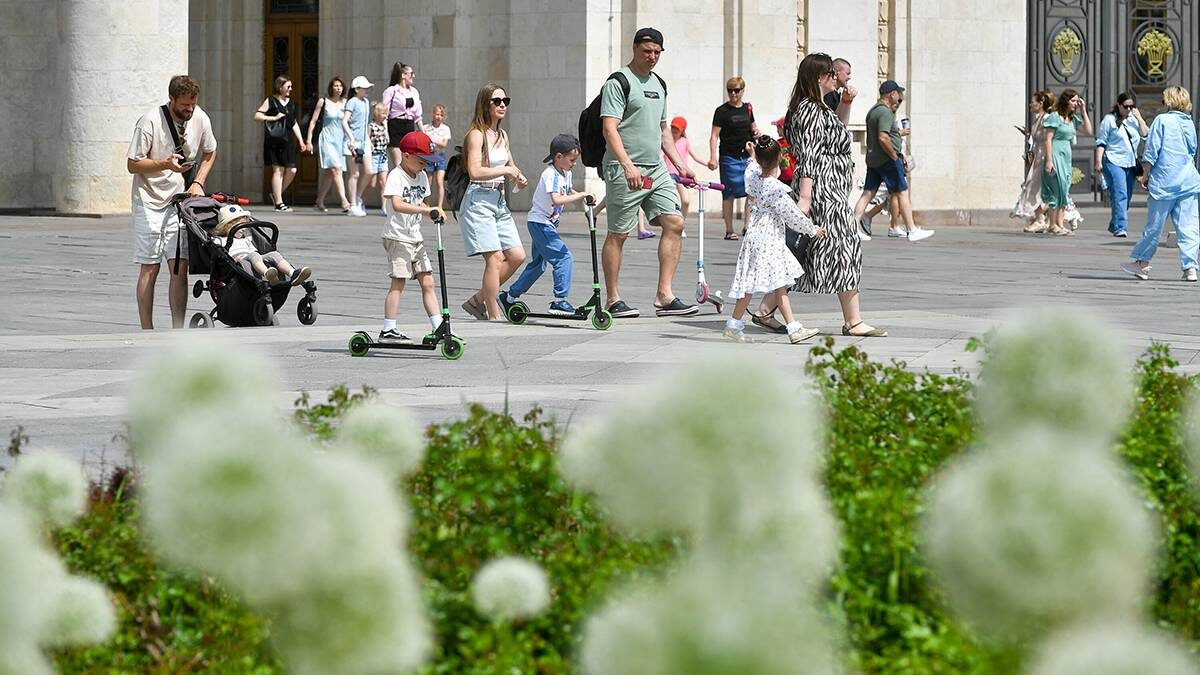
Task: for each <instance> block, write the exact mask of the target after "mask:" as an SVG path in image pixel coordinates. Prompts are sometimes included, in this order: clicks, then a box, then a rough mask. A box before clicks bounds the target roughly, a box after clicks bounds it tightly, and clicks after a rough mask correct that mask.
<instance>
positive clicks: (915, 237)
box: [908, 227, 933, 241]
mask: <svg viewBox="0 0 1200 675" xmlns="http://www.w3.org/2000/svg"><path fill="white" fill-rule="evenodd" d="M932 236H933V230H923V229H921V228H919V227H914V228H913V229H912V230H910V231H909V233H908V240H909V241H921V240H922V239H928V238H930V237H932Z"/></svg>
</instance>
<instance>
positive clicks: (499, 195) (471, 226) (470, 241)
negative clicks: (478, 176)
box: [458, 183, 521, 255]
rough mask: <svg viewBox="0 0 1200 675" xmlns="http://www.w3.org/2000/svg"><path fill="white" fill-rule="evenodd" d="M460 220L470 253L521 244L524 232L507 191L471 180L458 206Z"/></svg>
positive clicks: (498, 249)
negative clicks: (506, 196)
mask: <svg viewBox="0 0 1200 675" xmlns="http://www.w3.org/2000/svg"><path fill="white" fill-rule="evenodd" d="M458 224H459V226H460V227H461V228H462V235H463V246H464V247H465V248H466V249H467V255H479V254H480V253H489V252H491V251H506V250H508V249H510V248H520V246H521V236H520V235H519V234H518V233H517V224H516V223H515V222H513V217H512V212H510V211H509V210H508V203H507V202H506V201H505V199H504V191H503V190H496V189H493V188H485V187H482V186H480V185H476V184H474V183H471V184H470V185H468V186H467V191H466V193H465V194H464V195H463V199H462V204H461V205H460V206H459V208H458Z"/></svg>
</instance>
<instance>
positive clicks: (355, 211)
mask: <svg viewBox="0 0 1200 675" xmlns="http://www.w3.org/2000/svg"><path fill="white" fill-rule="evenodd" d="M350 215H352V216H354V217H355V218H363V217H365V216H366V215H367V212H366V210H364V209H363V207H361V206H359V205H358V204H355V205H354V206H351V207H350Z"/></svg>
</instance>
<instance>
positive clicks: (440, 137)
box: [421, 122, 450, 152]
mask: <svg viewBox="0 0 1200 675" xmlns="http://www.w3.org/2000/svg"><path fill="white" fill-rule="evenodd" d="M421 131H424V132H425V135H426V136H428V137H429V140H431V141H433V142H434V143H436V144H437V146H438V147H437V152H446V151H448V150H449V149H450V146H449V143H450V127H448V126H446V123H445V122H442V123H441V124H439V125H437V126H436V127H435V126H433V125H432V124H422V125H421ZM442 143H446V144H447V145H446V147H444V148H443V147H442V146H441V144H442Z"/></svg>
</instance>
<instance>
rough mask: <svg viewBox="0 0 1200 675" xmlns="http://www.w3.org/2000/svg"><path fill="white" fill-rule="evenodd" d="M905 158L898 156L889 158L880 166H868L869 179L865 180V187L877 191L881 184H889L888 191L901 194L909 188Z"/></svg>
mask: <svg viewBox="0 0 1200 675" xmlns="http://www.w3.org/2000/svg"><path fill="white" fill-rule="evenodd" d="M904 174H905V171H904V158H903V157H897V158H896V159H893V160H888V161H887V162H886V163H885V164H884V165H883V166H880V167H872V166H868V167H867V179H866V180H865V181H863V189H864V190H866V191H867V192H875V191H876V190H878V189H879V184H880V183H883V184H884V185H887V189H888V192H891V193H893V194H900V193H901V192H904V191H905V190H907V189H908V179H907V178H905V177H904Z"/></svg>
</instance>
